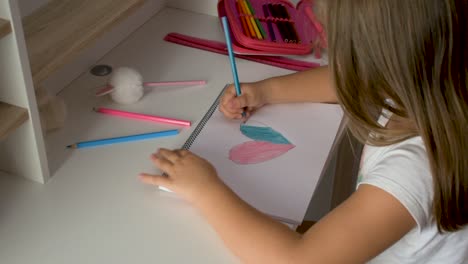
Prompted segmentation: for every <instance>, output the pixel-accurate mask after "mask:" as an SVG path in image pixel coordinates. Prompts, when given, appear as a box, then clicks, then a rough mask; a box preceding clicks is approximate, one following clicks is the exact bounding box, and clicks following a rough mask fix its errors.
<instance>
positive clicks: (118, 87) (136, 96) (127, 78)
mask: <svg viewBox="0 0 468 264" xmlns="http://www.w3.org/2000/svg"><path fill="white" fill-rule="evenodd" d="M109 85H110V86H112V87H113V88H114V89H113V90H112V92H111V93H110V96H111V98H112V100H114V101H115V102H117V103H120V104H133V103H136V102H138V100H140V99H141V97H143V93H144V90H143V77H142V76H141V74H140V73H139V72H138V71H136V70H135V69H132V68H128V67H120V68H117V69H116V70H115V71H114V73H113V74H112V76H111V78H110V80H109Z"/></svg>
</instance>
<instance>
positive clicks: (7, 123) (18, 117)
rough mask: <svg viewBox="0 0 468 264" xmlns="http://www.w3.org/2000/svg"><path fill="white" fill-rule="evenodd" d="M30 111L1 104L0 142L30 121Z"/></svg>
mask: <svg viewBox="0 0 468 264" xmlns="http://www.w3.org/2000/svg"><path fill="white" fill-rule="evenodd" d="M28 118H29V115H28V110H27V109H24V108H21V107H18V106H14V105H11V104H7V103H3V102H0V141H1V140H3V139H5V138H6V137H7V136H8V135H9V134H10V133H11V132H13V131H14V130H15V129H16V128H18V127H19V126H21V125H22V124H23V123H24V122H25V121H26V120H28Z"/></svg>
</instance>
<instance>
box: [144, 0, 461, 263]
mask: <svg viewBox="0 0 468 264" xmlns="http://www.w3.org/2000/svg"><path fill="white" fill-rule="evenodd" d="M326 3H327V4H326V9H327V12H325V13H326V18H327V19H326V23H324V25H325V28H326V29H327V33H328V45H329V56H330V66H329V67H325V68H320V69H315V70H310V71H306V72H300V73H296V74H292V75H287V76H283V77H276V78H271V79H267V80H263V81H260V82H256V83H250V84H243V85H242V96H239V97H236V96H235V92H234V89H233V87H229V88H228V89H227V91H226V92H225V94H224V96H223V98H222V102H221V105H220V110H221V111H222V112H223V113H224V114H225V116H226V117H228V118H237V119H240V118H241V113H242V111H243V109H244V107H247V110H246V111H247V115H248V116H249V115H252V114H254V112H255V110H256V109H258V108H259V107H262V106H263V105H265V104H274V103H293V102H305V101H309V102H336V101H337V102H339V103H340V104H341V105H342V107H343V109H344V111H345V114H346V116H347V118H348V119H349V126H350V128H351V130H352V132H353V134H354V135H355V136H356V137H357V138H359V139H361V140H362V142H363V143H366V144H367V146H366V148H365V151H364V155H363V157H362V167H361V170H360V179H359V183H358V187H357V190H356V192H355V193H354V194H353V195H352V196H351V197H350V198H349V199H348V200H346V201H345V202H344V203H343V204H341V205H340V206H339V207H337V208H336V209H334V210H333V211H332V212H330V213H329V214H328V215H327V216H325V217H324V218H323V219H322V220H321V221H319V222H318V223H317V224H315V225H314V226H313V227H312V228H311V229H309V230H308V231H307V233H306V234H305V235H303V236H301V235H299V234H297V233H295V232H293V231H292V230H290V229H288V228H287V227H286V226H284V225H283V224H280V223H278V222H276V221H274V220H272V219H270V218H268V217H267V216H265V215H263V214H261V213H260V212H258V211H256V210H255V209H253V208H252V207H250V206H249V205H248V204H246V203H245V202H243V201H242V200H241V199H240V198H239V197H238V196H236V195H235V194H234V193H233V192H232V191H231V190H230V189H229V188H228V187H226V185H224V184H223V182H222V181H220V180H219V178H218V177H217V174H216V170H215V168H213V166H212V165H210V163H208V162H207V161H205V160H203V159H202V158H200V157H198V156H196V155H194V154H192V153H190V152H189V151H185V150H175V151H170V150H166V149H160V150H159V151H158V152H157V153H155V154H154V155H153V156H152V160H153V162H154V164H155V165H156V166H157V167H159V168H160V169H161V170H162V171H165V172H167V174H168V175H169V176H168V177H161V176H159V175H150V174H142V175H141V179H142V180H143V181H144V182H146V183H149V184H154V185H161V186H164V187H167V188H169V189H171V190H173V191H175V192H177V193H179V194H180V195H181V196H182V197H184V198H185V199H187V200H188V201H189V202H191V203H193V205H194V206H195V207H197V208H198V209H199V210H200V211H201V212H202V213H203V214H204V216H205V217H206V219H207V221H208V222H209V223H210V224H212V225H213V227H214V229H215V230H216V231H217V232H218V233H219V235H220V236H221V238H222V239H223V240H224V241H225V243H226V245H227V246H228V247H229V248H230V249H231V250H232V251H233V252H234V253H235V254H236V255H237V256H239V258H240V259H241V260H242V261H244V262H246V263H363V262H370V263H468V228H467V223H468V158H467V157H465V155H466V153H467V151H468V83H467V82H468V74H467V72H468V42H467V38H466V36H468V29H467V27H468V23H467V22H466V20H465V19H466V17H468V2H467V1H466V0H353V1H341V0H328V1H327V2H326ZM382 115H383V116H382ZM379 116H380V118H379ZM379 119H380V120H379ZM385 120H389V122H383V121H385ZM311 126H313V125H311Z"/></svg>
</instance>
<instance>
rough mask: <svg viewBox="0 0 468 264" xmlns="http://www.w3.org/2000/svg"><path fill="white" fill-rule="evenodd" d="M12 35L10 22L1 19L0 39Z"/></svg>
mask: <svg viewBox="0 0 468 264" xmlns="http://www.w3.org/2000/svg"><path fill="white" fill-rule="evenodd" d="M10 33H11V24H10V21H8V20H5V19H2V18H0V39H1V38H3V37H5V36H6V35H8V34H10Z"/></svg>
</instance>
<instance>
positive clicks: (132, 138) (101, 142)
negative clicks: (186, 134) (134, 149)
mask: <svg viewBox="0 0 468 264" xmlns="http://www.w3.org/2000/svg"><path fill="white" fill-rule="evenodd" d="M177 134H179V130H177V129H172V130H165V131H158V132H151V133H145V134H137V135H130V136H123V137H114V138H105V139H97V140H90V141H82V142H78V143H75V144H72V145H69V146H67V148H73V149H78V148H91V147H99V146H104V145H111V144H119V143H125V142H132V141H139V140H147V139H153V138H160V137H168V136H175V135H177Z"/></svg>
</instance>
